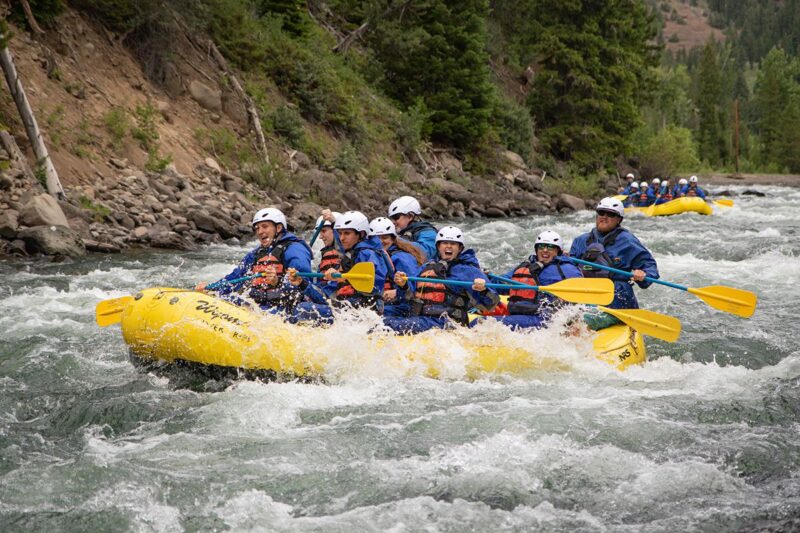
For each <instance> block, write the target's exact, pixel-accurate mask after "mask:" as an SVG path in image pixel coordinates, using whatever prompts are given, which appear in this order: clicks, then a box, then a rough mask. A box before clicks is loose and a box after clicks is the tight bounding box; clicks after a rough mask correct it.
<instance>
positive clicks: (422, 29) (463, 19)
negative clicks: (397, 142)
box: [370, 0, 493, 148]
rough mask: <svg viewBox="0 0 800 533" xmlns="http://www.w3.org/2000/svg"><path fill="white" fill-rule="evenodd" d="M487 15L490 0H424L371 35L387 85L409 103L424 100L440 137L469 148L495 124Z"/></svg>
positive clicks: (435, 134) (378, 24)
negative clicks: (491, 124)
mask: <svg viewBox="0 0 800 533" xmlns="http://www.w3.org/2000/svg"><path fill="white" fill-rule="evenodd" d="M487 15H488V3H487V2H486V0H422V1H419V2H413V3H409V4H408V6H407V8H406V9H405V10H404V11H403V13H402V17H393V18H391V19H390V20H383V21H378V22H376V29H375V31H374V32H373V33H372V34H370V35H371V41H370V42H371V45H372V47H373V50H374V53H375V57H376V58H377V59H378V61H379V62H380V63H381V65H382V66H383V78H382V85H383V87H384V90H385V91H386V93H387V94H389V95H390V96H391V97H393V98H395V99H396V100H398V101H400V102H401V103H402V104H403V105H404V106H405V107H406V108H412V107H415V106H418V105H419V104H420V103H421V104H422V105H423V106H424V108H425V110H426V113H427V122H428V125H427V127H426V128H424V129H426V130H428V131H430V132H431V137H432V139H433V140H435V141H438V142H441V143H445V144H452V145H454V146H456V147H461V148H466V147H470V146H472V145H475V144H477V143H479V142H480V141H481V140H482V139H483V138H484V135H485V134H486V132H487V131H488V129H489V114H490V109H491V105H492V93H493V88H492V85H491V83H490V78H489V70H488V67H487V62H488V56H487V54H486V51H485V50H486V29H485V21H486V17H487Z"/></svg>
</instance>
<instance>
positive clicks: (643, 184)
mask: <svg viewBox="0 0 800 533" xmlns="http://www.w3.org/2000/svg"><path fill="white" fill-rule="evenodd" d="M639 187H641V188H642V189H646V188H647V182H646V181H643V182H641V183H640V184H639Z"/></svg>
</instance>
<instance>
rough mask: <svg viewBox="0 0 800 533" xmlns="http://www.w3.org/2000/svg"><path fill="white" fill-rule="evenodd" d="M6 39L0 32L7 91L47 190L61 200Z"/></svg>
mask: <svg viewBox="0 0 800 533" xmlns="http://www.w3.org/2000/svg"><path fill="white" fill-rule="evenodd" d="M6 39H7V37H6V34H5V33H2V32H0V46H2V49H0V65H1V66H2V68H3V74H5V77H6V82H7V83H8V88H9V91H11V96H12V97H13V98H14V103H15V104H17V110H18V111H19V116H20V118H21V119H22V123H23V124H24V125H25V131H26V132H27V134H28V139H29V140H30V142H31V146H33V153H34V154H35V155H36V161H37V167H39V168H43V169H44V172H45V176H46V180H47V192H48V193H50V194H51V195H52V196H54V197H55V198H56V199H58V200H63V199H64V198H65V195H64V188H63V187H62V186H61V182H60V181H59V179H58V173H57V172H56V168H55V167H54V166H53V162H52V161H51V159H50V154H49V153H48V152H47V147H46V146H45V144H44V139H42V134H41V132H40V131H39V125H38V124H37V123H36V117H35V116H34V114H33V110H32V109H31V106H30V103H29V102H28V98H27V96H25V90H24V89H23V88H22V83H21V82H20V80H19V75H18V74H17V69H16V68H15V67H14V60H13V59H12V57H11V51H10V50H9V49H8V43H7V42H6Z"/></svg>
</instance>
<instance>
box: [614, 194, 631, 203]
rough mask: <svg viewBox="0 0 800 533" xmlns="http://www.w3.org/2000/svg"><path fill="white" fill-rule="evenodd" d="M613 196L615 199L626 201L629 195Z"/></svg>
mask: <svg viewBox="0 0 800 533" xmlns="http://www.w3.org/2000/svg"><path fill="white" fill-rule="evenodd" d="M611 198H613V199H614V200H619V201H620V202H624V201H625V200H627V199H628V197H627V196H625V195H624V194H616V195H614V196H612V197H611Z"/></svg>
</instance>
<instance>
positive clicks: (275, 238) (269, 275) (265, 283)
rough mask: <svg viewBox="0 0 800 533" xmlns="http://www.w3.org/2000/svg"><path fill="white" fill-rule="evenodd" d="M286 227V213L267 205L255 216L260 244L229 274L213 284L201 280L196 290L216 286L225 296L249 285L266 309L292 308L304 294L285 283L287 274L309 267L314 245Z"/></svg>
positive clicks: (254, 226) (305, 269)
mask: <svg viewBox="0 0 800 533" xmlns="http://www.w3.org/2000/svg"><path fill="white" fill-rule="evenodd" d="M286 228H287V224H286V216H285V215H284V214H283V212H282V211H281V210H280V209H276V208H274V207H267V208H264V209H261V210H259V211H258V212H257V213H256V214H255V215H254V216H253V230H254V231H255V233H256V237H258V241H259V246H258V247H257V248H256V249H254V250H251V251H250V252H249V253H248V254H247V255H246V256H245V257H244V259H242V261H241V262H240V263H239V264H238V265H237V266H236V268H234V269H233V271H231V273H230V274H228V275H227V276H225V277H224V278H222V279H221V280H219V281H217V282H215V283H214V284H213V285H208V284H206V283H205V282H201V283H198V284H197V285H196V286H195V290H198V291H203V290H206V288H207V287H211V286H213V287H216V288H215V289H211V290H216V291H217V292H218V294H219V295H220V296H224V295H229V294H231V293H234V292H236V293H241V292H242V291H244V290H245V289H246V288H249V291H248V295H249V296H250V297H251V298H252V299H253V301H255V302H256V303H257V304H258V305H259V306H260V307H261V308H262V309H264V310H265V311H270V312H281V311H291V310H292V308H293V307H294V305H295V304H296V303H297V302H298V301H300V300H301V299H302V294H301V291H299V290H298V289H296V288H295V287H293V286H292V285H291V284H289V283H287V282H286V279H285V274H286V272H287V270H288V269H290V268H292V269H295V270H300V271H307V270H310V268H311V248H309V247H308V244H306V242H305V241H304V240H302V239H300V238H299V237H297V236H296V235H294V234H293V233H290V232H289V231H288V230H287V229H286ZM240 278H250V279H246V280H240Z"/></svg>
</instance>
